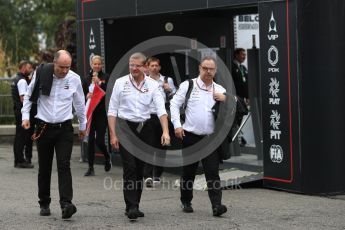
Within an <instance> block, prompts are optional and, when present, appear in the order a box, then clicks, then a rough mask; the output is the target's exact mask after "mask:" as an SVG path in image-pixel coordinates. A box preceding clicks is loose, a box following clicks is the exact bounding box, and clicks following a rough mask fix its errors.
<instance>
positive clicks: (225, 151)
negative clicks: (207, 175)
mask: <svg viewBox="0 0 345 230" xmlns="http://www.w3.org/2000/svg"><path fill="white" fill-rule="evenodd" d="M188 82H189V85H188V90H187V93H186V97H185V101H184V103H183V105H182V108H181V111H180V118H181V121H183V122H184V121H185V111H186V108H187V103H188V100H189V98H190V95H191V93H192V89H193V86H194V82H193V80H192V79H189V80H188ZM220 106H221V105H220V102H219V101H217V102H216V103H215V104H214V106H213V107H212V112H213V117H214V119H215V120H217V115H218V112H219V107H220ZM230 142H231V130H230V131H229V133H228V134H227V135H226V136H225V138H224V140H223V141H222V143H221V144H220V145H219V146H218V148H217V150H216V151H217V153H218V154H219V157H220V160H227V159H229V158H230V157H231V154H230Z"/></svg>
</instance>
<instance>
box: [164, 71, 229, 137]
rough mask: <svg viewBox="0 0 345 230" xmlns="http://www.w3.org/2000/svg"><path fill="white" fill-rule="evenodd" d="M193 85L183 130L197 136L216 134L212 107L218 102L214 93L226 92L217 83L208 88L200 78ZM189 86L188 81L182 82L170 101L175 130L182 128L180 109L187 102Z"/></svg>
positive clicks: (194, 80) (195, 79)
mask: <svg viewBox="0 0 345 230" xmlns="http://www.w3.org/2000/svg"><path fill="white" fill-rule="evenodd" d="M193 83H194V85H193V89H192V91H191V94H190V98H189V100H188V102H187V107H186V111H185V114H186V119H185V123H184V124H183V129H184V130H186V131H188V132H191V133H194V134H197V135H210V134H212V133H213V132H214V126H215V122H214V118H213V113H212V107H213V106H214V104H215V103H216V101H215V100H214V98H213V95H214V93H225V92H226V90H225V89H224V88H223V87H222V86H221V85H219V84H217V83H215V82H213V83H212V84H211V85H210V86H209V87H206V85H205V84H204V82H203V81H202V80H201V79H200V76H199V77H197V78H194V79H193ZM188 85H189V82H188V81H184V82H182V83H181V85H180V88H179V89H178V90H177V92H176V94H175V95H174V97H173V99H172V100H171V101H170V111H171V122H172V123H173V125H174V128H175V129H176V128H180V127H181V126H182V125H181V120H180V107H181V106H182V104H183V103H184V102H185V97H186V93H187V90H188Z"/></svg>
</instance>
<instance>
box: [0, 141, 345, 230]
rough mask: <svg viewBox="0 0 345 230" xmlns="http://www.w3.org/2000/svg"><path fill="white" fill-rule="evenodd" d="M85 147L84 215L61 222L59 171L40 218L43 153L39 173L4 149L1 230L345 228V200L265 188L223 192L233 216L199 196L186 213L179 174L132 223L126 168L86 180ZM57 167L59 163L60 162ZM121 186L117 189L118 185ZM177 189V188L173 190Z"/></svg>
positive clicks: (146, 201)
mask: <svg viewBox="0 0 345 230" xmlns="http://www.w3.org/2000/svg"><path fill="white" fill-rule="evenodd" d="M79 156H80V148H79V147H78V146H75V148H74V152H73V156H72V158H73V159H72V174H73V185H74V200H73V202H74V203H75V204H76V206H77V208H78V212H77V213H76V215H74V216H73V217H72V218H71V219H70V220H62V219H61V211H60V208H59V205H58V200H59V198H58V190H57V173H56V167H55V169H54V172H53V175H52V204H51V210H52V215H51V216H50V217H40V216H39V215H38V212H39V206H38V203H37V154H36V153H34V164H35V168H34V169H16V168H13V156H12V146H11V145H9V144H0V181H1V183H0V184H1V186H0V229H35V230H38V229H165V230H167V229H180V230H181V229H345V218H344V213H345V201H344V200H341V199H330V198H326V197H318V196H305V195H297V194H292V193H286V192H282V191H275V190H269V189H262V188H250V189H233V190H226V191H224V192H223V202H224V204H226V205H227V206H228V209H229V212H228V213H226V215H224V216H223V217H221V218H215V217H213V216H212V215H211V209H210V204H209V200H208V196H207V192H203V191H195V193H194V195H195V196H194V200H193V207H194V210H195V212H194V213H191V214H185V213H183V212H181V208H180V202H179V192H178V189H177V188H175V187H173V186H172V184H174V181H175V180H176V179H177V178H178V177H177V176H176V175H172V174H164V180H165V182H166V183H164V187H162V186H161V187H157V188H155V189H145V191H144V192H143V196H142V202H141V210H142V211H144V212H145V217H144V218H140V219H139V220H138V221H136V222H129V221H128V219H127V218H126V217H125V216H124V202H123V196H122V190H121V188H120V181H121V175H122V169H121V168H120V167H113V169H112V170H111V171H110V173H105V172H104V170H103V166H101V165H97V166H96V167H95V171H96V176H95V177H90V178H85V177H83V174H84V172H85V171H86V169H87V164H85V163H79ZM54 165H55V162H54ZM114 184H116V186H114ZM169 185H171V186H169Z"/></svg>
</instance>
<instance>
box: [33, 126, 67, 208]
mask: <svg viewBox="0 0 345 230" xmlns="http://www.w3.org/2000/svg"><path fill="white" fill-rule="evenodd" d="M40 126H42V123H41V122H38V124H37V127H40ZM72 147H73V127H72V123H71V121H70V120H69V121H67V122H64V123H62V125H48V126H47V127H46V129H45V130H44V131H43V132H42V135H41V137H40V138H39V139H38V140H37V150H38V166H39V169H38V198H39V204H40V206H44V205H49V204H50V202H51V198H50V180H51V172H52V163H53V157H54V150H55V152H56V163H57V170H58V183H59V195H60V206H61V208H63V207H64V206H65V205H66V204H69V203H71V201H72V198H73V188H72V175H71V168H70V160H71V154H72Z"/></svg>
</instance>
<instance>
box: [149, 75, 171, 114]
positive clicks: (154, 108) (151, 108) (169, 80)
mask: <svg viewBox="0 0 345 230" xmlns="http://www.w3.org/2000/svg"><path fill="white" fill-rule="evenodd" d="M164 78H165V77H164V76H163V75H160V77H159V79H158V80H155V79H153V78H152V79H153V80H155V81H157V83H158V85H159V91H160V93H161V95H162V97H163V98H164V102H167V100H168V99H167V97H166V96H167V95H166V93H165V92H164V88H163V84H164ZM168 84H169V87H170V89H171V92H170V93H169V95H173V94H175V92H176V87H175V85H174V80H173V79H172V78H171V77H168ZM150 111H151V112H150V113H151V114H157V110H156V107H155V105H154V104H153V103H151V105H150Z"/></svg>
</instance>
